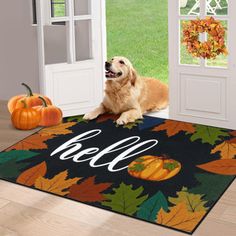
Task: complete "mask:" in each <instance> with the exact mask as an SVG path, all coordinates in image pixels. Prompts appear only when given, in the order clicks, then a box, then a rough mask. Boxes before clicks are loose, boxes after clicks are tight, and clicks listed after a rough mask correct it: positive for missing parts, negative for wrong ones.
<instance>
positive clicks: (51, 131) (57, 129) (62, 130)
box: [39, 122, 77, 136]
mask: <svg viewBox="0 0 236 236" xmlns="http://www.w3.org/2000/svg"><path fill="white" fill-rule="evenodd" d="M76 124H77V122H66V123H61V124H59V125H56V126H52V127H48V128H44V129H42V130H40V131H39V134H40V135H41V136H50V135H63V134H64V135H65V134H71V133H72V131H71V130H69V129H68V128H70V127H72V126H74V125H76Z"/></svg>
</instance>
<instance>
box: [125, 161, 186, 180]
mask: <svg viewBox="0 0 236 236" xmlns="http://www.w3.org/2000/svg"><path fill="white" fill-rule="evenodd" d="M180 170H181V164H180V163H179V162H178V161H175V160H173V159H169V158H167V157H158V156H143V157H139V158H138V159H136V160H135V161H133V162H131V163H130V164H129V166H128V173H129V174H130V175H131V176H133V177H135V178H139V179H144V180H150V181H162V180H167V179H170V178H172V177H174V176H175V175H177V174H178V173H179V171H180Z"/></svg>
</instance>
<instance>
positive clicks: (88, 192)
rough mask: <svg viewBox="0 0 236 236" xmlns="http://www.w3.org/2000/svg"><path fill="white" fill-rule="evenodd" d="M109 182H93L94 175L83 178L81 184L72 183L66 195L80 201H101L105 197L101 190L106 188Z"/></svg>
mask: <svg viewBox="0 0 236 236" xmlns="http://www.w3.org/2000/svg"><path fill="white" fill-rule="evenodd" d="M111 185H112V184H111V183H100V184H96V183H95V176H93V177H90V178H88V179H86V180H84V181H83V182H82V183H81V184H75V185H72V186H71V188H70V189H69V192H70V193H69V194H68V197H70V198H72V199H75V200H78V201H82V202H101V201H103V200H105V199H106V198H105V197H104V196H103V194H102V192H103V191H105V190H106V189H108V188H109V187H110V186H111Z"/></svg>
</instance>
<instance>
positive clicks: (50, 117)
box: [34, 97, 62, 126]
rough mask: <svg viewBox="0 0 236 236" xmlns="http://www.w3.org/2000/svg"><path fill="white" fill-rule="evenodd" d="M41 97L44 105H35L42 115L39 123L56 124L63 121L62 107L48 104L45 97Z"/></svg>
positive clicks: (41, 124) (43, 124)
mask: <svg viewBox="0 0 236 236" xmlns="http://www.w3.org/2000/svg"><path fill="white" fill-rule="evenodd" d="M39 99H41V101H42V103H43V106H37V107H34V109H36V110H37V111H39V112H40V115H41V121H40V123H39V125H40V126H54V125H58V124H60V123H61V121H62V111H61V109H60V108H58V107H56V106H53V105H47V102H46V100H45V99H44V98H43V97H39Z"/></svg>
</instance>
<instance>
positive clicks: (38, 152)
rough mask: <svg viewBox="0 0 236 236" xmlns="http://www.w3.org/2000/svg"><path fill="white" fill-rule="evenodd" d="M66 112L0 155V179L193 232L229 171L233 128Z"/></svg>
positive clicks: (235, 162) (234, 164) (233, 165)
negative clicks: (85, 117)
mask: <svg viewBox="0 0 236 236" xmlns="http://www.w3.org/2000/svg"><path fill="white" fill-rule="evenodd" d="M116 118H117V117H116V116H113V115H104V116H101V117H99V118H98V119H97V120H95V121H90V122H86V121H84V120H83V119H82V117H80V116H79V117H71V118H67V119H66V120H64V123H63V124H61V125H59V126H56V127H51V128H44V129H42V130H40V131H39V132H37V133H35V134H33V135H31V136H29V137H27V138H26V139H24V140H22V141H20V142H19V143H17V144H15V145H13V146H11V147H10V148H8V149H6V150H5V151H3V152H1V153H0V178H1V179H4V180H7V181H10V182H13V183H17V184H21V185H24V186H28V187H30V188H33V189H38V190H41V191H45V192H49V193H52V194H55V195H59V196H62V197H64V198H69V199H72V200H75V201H78V202H83V203H86V204H89V205H92V206H95V207H99V208H103V209H106V210H110V211H113V212H117V213H120V214H123V215H126V216H130V217H133V218H137V219H140V220H144V221H147V222H150V223H154V224H157V225H162V226H164V227H168V228H171V229H174V230H178V231H181V232H185V233H189V234H191V233H193V232H194V230H195V229H196V228H197V227H198V225H199V224H200V223H201V221H202V220H203V219H204V218H205V217H206V215H207V214H208V213H209V211H210V210H211V209H212V207H213V206H214V204H215V203H216V202H217V201H218V200H219V198H220V197H221V196H222V195H223V193H224V192H225V191H226V189H227V188H228V187H229V185H230V184H231V183H232V181H233V180H234V179H235V175H236V159H235V157H236V131H232V130H226V129H221V128H215V127H209V126H203V125H196V124H190V123H184V122H177V121H172V120H163V119H157V118H152V117H148V116H146V117H145V118H144V120H142V121H141V120H140V121H137V122H135V123H132V124H129V125H126V126H124V127H122V126H120V127H117V126H116V124H115V123H114V120H115V119H116Z"/></svg>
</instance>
